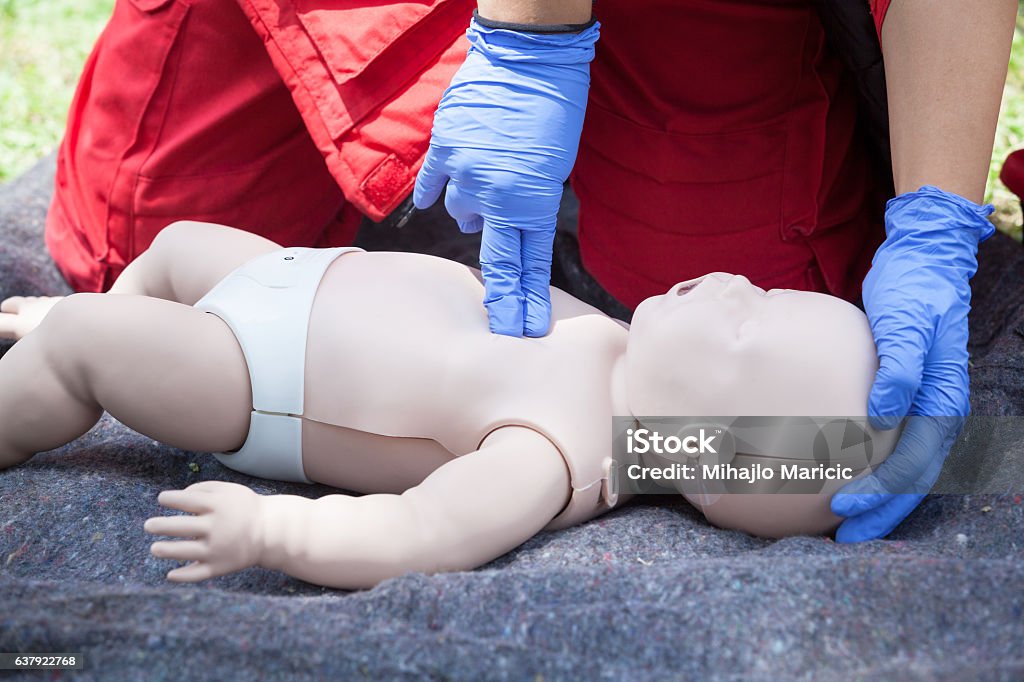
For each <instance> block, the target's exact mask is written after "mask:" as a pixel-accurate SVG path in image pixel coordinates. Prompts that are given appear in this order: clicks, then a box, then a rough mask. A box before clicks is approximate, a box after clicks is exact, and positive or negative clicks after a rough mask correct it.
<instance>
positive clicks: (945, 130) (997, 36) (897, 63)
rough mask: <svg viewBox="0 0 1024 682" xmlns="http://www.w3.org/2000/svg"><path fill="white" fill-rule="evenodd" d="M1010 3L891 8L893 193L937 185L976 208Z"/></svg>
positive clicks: (987, 0)
mask: <svg viewBox="0 0 1024 682" xmlns="http://www.w3.org/2000/svg"><path fill="white" fill-rule="evenodd" d="M1016 8H1017V1H1016V0H958V1H957V2H933V1H931V0H894V1H893V3H892V6H891V7H890V9H889V12H888V14H887V15H886V19H885V24H884V27H883V29H882V51H883V53H884V55H885V70H886V81H887V88H888V96H889V119H890V126H891V135H892V160H893V174H894V177H895V181H896V191H897V193H903V192H909V191H914V190H916V189H918V188H919V187H921V186H922V185H936V186H938V187H941V188H942V189H944V190H946V191H948V192H953V193H956V194H959V195H961V196H963V197H966V198H967V199H970V200H972V201H975V202H980V201H982V199H983V195H984V192H985V181H986V179H987V177H988V166H989V162H990V161H991V157H992V143H993V140H994V138H995V127H996V119H997V118H998V116H999V103H1000V99H1001V94H1002V89H1003V83H1004V82H1005V80H1006V67H1007V63H1008V60H1009V54H1010V42H1011V40H1012V38H1013V27H1014V16H1015V13H1016Z"/></svg>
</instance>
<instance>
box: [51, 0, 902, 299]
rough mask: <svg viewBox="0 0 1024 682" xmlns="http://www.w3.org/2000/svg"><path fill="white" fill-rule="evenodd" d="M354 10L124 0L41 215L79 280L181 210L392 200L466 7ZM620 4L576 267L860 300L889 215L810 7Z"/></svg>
mask: <svg viewBox="0 0 1024 682" xmlns="http://www.w3.org/2000/svg"><path fill="white" fill-rule="evenodd" d="M345 4H346V7H345V8H344V9H336V8H335V7H334V6H333V5H332V4H331V3H322V2H315V1H314V0H237V4H236V2H234V1H231V0H118V3H117V6H116V8H115V11H114V16H113V17H112V19H111V22H110V24H109V25H108V27H107V29H106V30H105V31H104V33H103V35H102V36H101V37H100V40H99V41H98V43H97V46H96V48H95V49H94V51H93V53H92V55H91V56H90V59H89V61H88V62H87V64H86V68H85V73H84V74H83V77H82V81H81V83H80V85H79V89H78V91H77V93H76V96H75V101H74V103H73V105H72V108H71V113H70V116H69V121H68V130H67V134H66V136H65V139H64V141H63V143H62V145H61V150H60V155H59V160H58V176H57V191H56V194H55V197H54V202H53V206H52V208H51V212H50V216H49V218H48V222H47V235H46V236H47V244H48V246H49V248H50V250H51V253H52V254H53V256H54V259H55V260H56V261H57V263H58V265H59V266H60V268H61V270H62V272H64V274H65V276H66V277H67V278H68V280H69V282H70V283H71V284H72V285H73V286H74V287H75V288H76V289H79V290H90V291H99V290H103V289H105V288H107V287H109V285H110V284H111V282H112V281H113V279H114V278H115V277H116V276H117V274H119V272H120V271H121V269H123V267H124V265H125V264H127V263H128V262H130V261H131V260H132V259H133V258H135V257H136V256H137V255H138V254H139V253H141V252H142V251H143V250H144V249H145V248H146V247H147V246H148V245H149V243H150V242H151V241H152V239H153V237H154V236H155V234H156V233H157V232H158V231H159V230H160V229H162V228H163V227H164V226H165V225H166V224H168V223H170V222H172V221H173V220H176V219H186V218H187V219H197V220H209V221H215V222H221V223H225V224H229V225H234V226H237V227H241V228H244V229H248V230H251V231H253V232H257V233H260V234H264V235H266V236H268V237H270V238H272V239H275V240H276V241H279V242H281V243H283V244H286V245H334V244H345V243H348V242H349V241H350V240H351V238H352V236H353V234H354V231H355V226H356V223H357V221H358V219H359V216H360V214H366V215H369V216H371V217H373V218H376V219H380V218H382V217H383V216H384V215H386V214H387V213H388V212H389V211H391V210H392V209H394V208H395V206H396V205H397V204H398V203H399V202H400V201H401V200H402V199H403V198H404V197H405V196H406V195H407V194H408V192H409V191H410V190H411V187H412V183H413V181H414V178H415V174H416V171H417V170H418V168H419V165H420V163H422V158H423V154H424V153H425V151H426V148H427V144H428V142H429V132H430V126H431V122H432V113H433V111H434V109H435V108H436V106H437V101H438V100H439V99H440V96H441V93H442V91H443V90H444V87H445V86H446V85H447V83H448V81H449V80H450V79H451V76H452V75H453V74H454V72H455V70H456V69H457V68H458V66H459V64H460V63H461V60H462V59H463V58H464V54H465V49H466V42H465V39H464V38H463V37H462V33H463V32H464V29H465V26H466V25H467V24H468V20H469V14H470V12H471V11H472V8H473V6H475V2H474V1H473V0H426V1H423V0H420V1H413V0H407V1H405V2H391V3H379V2H369V1H368V0H367V1H366V2H350V3H345ZM874 4H875V5H876V8H875V9H876V19H877V20H878V22H879V24H880V21H881V18H882V16H883V14H884V9H885V7H884V5H885V4H887V3H885V2H884V0H883V1H882V2H877V1H876V2H875V3H874ZM633 5H636V3H632V4H630V3H628V2H627V0H602V2H601V3H599V4H598V5H596V6H595V7H596V12H597V14H598V17H599V18H600V19H601V20H602V23H603V26H604V27H603V29H602V38H601V41H600V42H599V44H598V57H597V59H596V61H595V63H594V65H593V69H592V73H593V88H592V95H591V102H590V107H589V109H588V116H587V123H586V126H585V130H584V136H583V140H582V143H581V148H580V157H579V161H578V163H577V166H576V170H575V174H574V183H575V186H576V188H577V191H578V193H579V195H580V199H581V232H580V240H581V250H582V252H583V256H584V259H585V263H586V264H587V266H588V268H590V269H591V270H592V271H593V272H594V274H595V275H596V276H597V277H598V279H599V281H601V282H602V284H604V285H605V286H606V287H607V288H608V289H609V290H610V291H611V292H612V293H613V294H615V295H616V296H618V297H619V298H621V299H622V300H623V301H624V302H626V303H627V304H630V305H634V304H636V303H637V302H638V301H639V300H641V299H642V298H643V297H645V296H647V295H649V294H653V293H660V292H662V291H664V290H665V289H666V288H667V287H668V286H669V285H671V284H672V283H674V282H676V281H678V280H680V279H683V278H685V277H689V276H692V275H694V274H701V273H703V272H707V271H709V270H712V269H721V270H731V271H734V272H741V273H745V274H748V276H750V277H751V279H753V280H754V281H755V282H759V283H761V284H764V285H768V286H788V287H793V288H797V287H799V288H807V289H822V290H828V291H832V292H834V293H838V294H841V295H846V296H852V295H854V293H855V290H856V288H857V285H858V284H859V277H860V275H862V274H863V271H864V269H865V267H866V263H867V260H866V259H867V258H869V257H870V252H871V250H872V249H873V245H874V244H875V243H876V242H877V238H878V236H879V233H880V228H879V226H878V225H877V224H875V223H873V222H871V221H870V220H869V219H868V218H867V213H866V212H865V211H864V210H863V209H864V204H865V201H864V199H865V193H866V191H867V182H866V172H865V168H864V165H863V159H862V158H861V155H860V150H859V147H858V146H857V145H855V144H854V143H853V138H852V134H853V101H852V99H851V94H850V92H849V90H848V89H847V88H846V87H845V83H844V80H843V77H842V73H841V71H840V69H839V68H838V65H837V63H836V62H835V60H834V58H832V57H830V56H829V55H828V53H827V50H826V49H825V47H824V45H823V41H822V37H821V29H820V27H819V26H818V23H817V21H816V19H815V18H814V16H813V13H812V12H811V10H810V7H809V5H808V4H805V3H804V2H803V0H775V1H772V2H768V1H762V2H754V1H752V0H733V1H731V2H726V1H723V2H717V3H707V2H703V1H701V2H698V1H697V0H689V1H683V0H679V1H674V2H668V1H667V0H651V1H650V2H649V3H648V2H645V3H643V4H642V6H638V8H637V9H632V6H633ZM339 188H340V189H339ZM346 200H347V202H346Z"/></svg>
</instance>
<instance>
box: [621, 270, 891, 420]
mask: <svg viewBox="0 0 1024 682" xmlns="http://www.w3.org/2000/svg"><path fill="white" fill-rule="evenodd" d="M627 368H628V369H627V382H628V398H629V404H630V408H631V411H632V413H633V414H634V415H638V416H706V415H728V416H787V415H795V416H857V417H860V416H864V415H865V414H866V413H867V398H868V391H869V389H870V387H871V382H872V380H873V378H874V373H875V370H876V368H877V356H876V354H875V345H874V341H873V339H872V336H871V330H870V328H869V327H868V323H867V319H866V318H865V316H864V314H863V313H862V312H861V311H860V310H858V309H857V308H856V307H855V306H853V305H851V304H850V303H847V302H845V301H843V300H840V299H838V298H835V297H832V296H827V295H824V294H816V293H809V292H803V291H793V290H789V289H773V290H771V291H767V292H766V291H765V290H764V289H761V288H760V287H756V286H754V285H753V284H751V283H750V281H749V280H748V279H747V278H746V277H743V276H742V275H729V274H725V273H720V272H715V273H711V274H709V275H705V276H704V277H700V278H697V279H694V280H690V281H687V282H682V283H680V284H677V285H676V286H674V287H672V288H671V289H670V290H669V291H668V293H666V294H664V295H662V296H654V297H652V298H649V299H647V300H645V301H644V302H643V303H641V304H640V306H639V307H638V308H637V309H636V312H635V313H634V316H633V324H632V326H631V329H630V340H629V346H628V350H627Z"/></svg>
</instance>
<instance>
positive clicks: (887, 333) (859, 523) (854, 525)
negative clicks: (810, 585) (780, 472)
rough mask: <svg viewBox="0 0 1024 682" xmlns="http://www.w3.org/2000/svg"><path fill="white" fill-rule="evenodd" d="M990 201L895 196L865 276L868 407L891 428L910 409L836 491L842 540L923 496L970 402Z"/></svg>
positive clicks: (930, 191)
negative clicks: (970, 348)
mask: <svg viewBox="0 0 1024 682" xmlns="http://www.w3.org/2000/svg"><path fill="white" fill-rule="evenodd" d="M992 211H993V207H992V206H979V205H977V204H975V203H973V202H970V201H968V200H966V199H964V198H963V197H960V196H957V195H955V194H950V193H948V192H944V191H942V190H940V189H938V188H937V187H931V186H926V187H922V188H921V189H919V190H918V191H916V192H908V193H906V194H901V195H900V196H898V197H896V198H895V199H892V200H890V201H889V203H888V205H887V206H886V212H885V231H886V236H887V238H886V240H885V242H884V243H883V244H882V246H881V247H880V248H879V249H878V252H877V253H876V254H875V258H874V260H873V261H872V264H871V271H870V272H869V273H868V276H867V277H866V278H865V280H864V308H865V310H866V311H867V315H868V320H869V322H870V323H871V331H872V333H873V335H874V337H875V344H876V345H877V347H878V357H879V368H878V373H877V375H876V376H875V382H874V385H873V386H872V388H871V395H870V397H869V398H868V415H869V418H870V419H871V423H872V425H874V426H875V427H876V428H880V429H892V428H895V427H896V426H898V425H899V423H900V421H901V419H902V418H903V417H904V416H907V415H910V416H909V418H908V419H907V422H906V425H905V428H904V430H903V433H902V435H901V436H900V439H899V442H898V443H897V445H896V449H895V450H894V451H893V453H892V454H891V455H890V456H889V458H888V459H886V461H885V462H883V463H882V464H881V466H879V467H878V469H877V470H876V471H875V472H874V473H872V474H871V475H869V476H866V477H864V478H862V479H859V480H857V481H853V482H852V483H850V484H848V485H846V486H845V487H844V488H843V489H842V490H841V491H840V492H839V493H838V494H836V495H835V496H834V497H833V498H832V511H833V512H834V513H836V514H837V515H839V516H844V517H846V520H845V521H843V523H842V525H841V526H840V527H839V530H838V531H837V533H836V540H837V541H839V542H860V541H863V540H871V539H874V538H879V537H883V536H885V535H887V534H888V533H889V532H891V531H892V530H893V529H894V528H895V527H896V526H897V525H899V523H900V522H901V521H902V520H903V519H904V518H906V517H907V515H908V514H910V512H911V511H913V510H914V508H915V507H917V505H918V504H919V503H920V502H921V500H922V499H924V496H925V495H926V494H927V493H928V491H929V490H930V489H931V487H932V486H933V485H934V484H935V481H936V480H937V479H938V477H939V472H940V471H941V470H942V463H943V461H944V460H945V459H946V456H947V455H948V454H949V450H950V448H951V447H952V446H953V442H954V441H955V440H956V437H957V435H958V434H959V432H960V429H961V428H962V427H963V423H964V419H965V418H966V416H967V414H968V413H969V412H970V407H971V406H970V400H969V397H970V392H969V385H968V375H967V313H968V311H969V310H970V308H971V289H970V286H969V284H968V281H969V280H970V278H971V277H973V276H974V273H975V272H976V271H977V269H978V261H977V254H978V244H979V242H981V241H984V240H985V239H988V238H989V237H991V236H992V233H993V232H994V231H995V228H993V227H992V224H991V223H990V222H989V221H988V220H986V217H987V216H988V215H989V214H991V213H992Z"/></svg>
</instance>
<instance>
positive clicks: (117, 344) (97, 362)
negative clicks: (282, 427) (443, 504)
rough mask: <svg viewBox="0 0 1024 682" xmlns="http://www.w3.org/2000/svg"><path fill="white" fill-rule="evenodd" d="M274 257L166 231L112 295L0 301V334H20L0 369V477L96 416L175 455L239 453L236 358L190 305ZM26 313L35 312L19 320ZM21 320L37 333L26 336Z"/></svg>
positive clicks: (190, 226) (242, 244)
mask: <svg viewBox="0 0 1024 682" xmlns="http://www.w3.org/2000/svg"><path fill="white" fill-rule="evenodd" d="M276 248H280V247H279V246H278V245H277V244H275V243H274V242H272V241H270V240H267V239H264V238H263V237H259V236H257V235H253V234H250V233H246V232H242V231H241V230H235V229H232V228H226V227H221V226H218V225H209V224H204V223H176V224H175V225H173V226H171V227H168V228H167V229H166V230H164V231H163V232H162V233H161V234H160V235H159V236H158V237H157V239H156V240H155V241H154V243H153V246H152V248H151V249H150V250H149V251H147V252H146V253H145V254H143V255H142V256H141V257H140V258H138V259H136V260H135V261H134V262H133V263H132V264H131V265H129V267H128V268H126V269H125V272H124V273H123V274H122V276H121V277H120V278H119V279H118V280H117V282H116V283H115V284H114V287H113V288H112V289H111V293H112V294H124V295H108V294H75V295H73V296H69V297H67V298H66V299H62V300H61V299H57V300H54V299H28V298H17V299H8V300H7V301H5V302H4V303H5V308H4V312H10V313H19V310H20V312H21V313H22V314H21V315H15V314H9V315H7V316H6V318H7V319H6V320H5V325H6V326H7V327H10V328H11V329H22V330H23V331H22V333H19V334H17V338H21V340H20V341H19V342H18V343H17V344H15V345H14V347H13V348H12V349H11V350H9V351H8V352H7V354H6V355H5V356H4V357H3V358H0V469H2V468H6V467H9V466H12V465H15V464H18V463H20V462H23V461H25V460H27V459H28V458H30V457H31V456H32V455H33V454H35V453H37V452H43V451H45V450H50V449H53V448H56V447H60V446H61V445H64V444H66V443H68V442H70V441H72V440H74V439H75V438H78V437H79V436H81V435H82V434H84V433H85V432H86V431H88V430H89V429H90V428H92V426H93V425H94V424H95V423H96V421H97V420H98V419H99V417H100V415H101V414H102V412H103V410H107V411H108V412H110V413H111V414H112V415H113V416H114V417H115V418H117V419H118V420H120V421H121V422H123V423H124V424H126V425H127V426H129V427H130V428H133V429H135V430H136V431H138V432H140V433H143V434H145V435H147V436H149V437H151V438H153V439H155V440H159V441H162V442H165V443H168V444H170V445H173V446H176V447H180V448H182V449H186V450H197V451H206V452H217V451H227V450H232V449H235V448H237V447H239V446H240V445H241V444H242V442H243V441H244V440H245V437H246V435H247V433H248V427H249V416H250V411H251V409H252V397H251V389H250V385H249V375H248V370H247V367H246V364H245V358H244V356H243V355H242V351H241V349H240V348H239V346H238V342H237V341H236V339H235V337H234V335H233V334H232V332H231V330H230V329H229V328H228V326H227V325H226V324H225V323H224V322H223V321H222V320H220V319H219V318H217V317H216V316H214V315H209V314H206V313H203V312H200V311H198V310H195V309H193V308H191V307H190V306H191V304H193V303H195V302H196V301H197V300H199V298H201V297H202V296H203V295H204V294H205V293H206V292H207V291H209V290H210V289H211V288H212V287H213V286H214V285H215V284H216V283H217V282H218V281H220V280H221V279H222V278H223V277H224V276H225V275H227V274H228V273H229V272H231V271H232V270H233V269H234V268H236V267H238V266H239V265H241V264H242V263H244V262H245V261H247V260H249V259H251V258H253V257H255V256H258V255H260V254H262V253H266V252H268V251H271V250H273V249H276ZM133 294H135V295H133ZM137 294H144V295H137ZM151 297H155V298H151ZM159 299H166V300H159ZM173 301H180V303H176V302H173ZM182 304H185V305H182ZM29 309H36V310H44V311H45V312H43V314H42V315H38V316H36V319H34V320H31V318H32V317H33V316H32V315H31V313H30V311H29ZM26 313H28V314H26ZM22 315H25V317H24V318H22ZM18 318H22V319H18ZM26 319H30V320H31V327H32V328H35V327H36V325H38V328H35V330H34V332H33V333H31V334H29V333H28V332H29V331H32V329H30V328H26V324H25V322H26ZM40 320H41V322H40ZM22 337H23V338H22Z"/></svg>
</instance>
